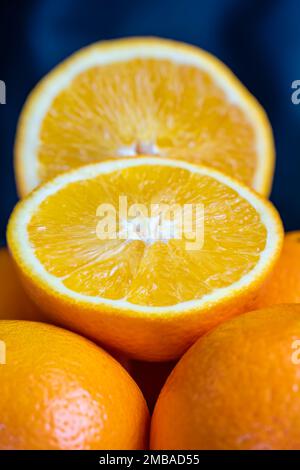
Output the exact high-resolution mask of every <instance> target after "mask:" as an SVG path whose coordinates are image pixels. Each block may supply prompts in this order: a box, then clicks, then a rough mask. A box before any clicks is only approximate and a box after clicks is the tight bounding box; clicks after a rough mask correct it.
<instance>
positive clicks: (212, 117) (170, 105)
mask: <svg viewBox="0 0 300 470" xmlns="http://www.w3.org/2000/svg"><path fill="white" fill-rule="evenodd" d="M141 154H152V155H160V156H162V157H170V158H179V159H184V160H185V161H189V162H191V163H201V164H206V165H211V166H213V167H214V168H216V169H218V170H220V171H222V172H224V173H226V174H229V175H232V176H235V177H237V178H238V179H240V180H241V181H242V182H244V183H245V184H247V185H249V186H251V187H253V188H254V189H256V190H257V191H258V192H261V193H262V194H264V195H267V194H268V193H269V192H270V188H271V183H272V178H273V166H274V145H273V137H272V131H271V127H270V124H269V121H268V118H267V117H266V115H265V113H264V111H263V109H262V108H261V106H260V105H259V103H258V102H257V101H256V100H255V99H254V97H253V96H252V95H251V94H250V93H249V92H248V91H247V90H246V89H245V88H244V87H243V85H242V84H241V83H240V82H239V81H238V79H237V78H236V77H235V76H234V75H233V74H232V73H231V72H230V70H228V69H227V67H226V66H225V65H224V64H222V63H221V62H220V61H218V60H217V59H216V58H215V57H213V56H211V55H210V54H208V53H207V52H205V51H203V50H201V49H199V48H196V47H193V46H189V45H186V44H182V43H178V42H174V41H168V40H163V39H155V38H135V39H122V40H114V41H107V42H102V43H98V44H93V45H92V46H90V47H87V48H85V49H83V50H82V51H79V52H78V53H76V54H74V55H73V56H72V57H70V58H69V59H68V60H67V61H65V62H63V63H62V64H61V65H59V66H58V67H56V68H55V69H54V70H53V71H52V72H51V73H50V74H48V75H47V76H46V77H45V78H44V79H43V80H42V82H41V83H40V84H39V85H38V86H37V87H36V88H35V90H34V91H33V93H32V94H31V96H30V97H29V99H28V101H27V103H26V106H25V108H24V110H23V112H22V115H21V118H20V123H19V126H18V132H17V139H16V173H17V185H18V189H19V192H20V194H21V195H22V196H24V195H25V194H27V193H28V192H29V191H30V190H31V189H33V188H34V187H36V186H37V185H39V184H40V183H41V182H44V181H46V180H48V179H50V178H51V177H53V176H56V175H57V174H59V173H61V172H64V171H66V170H70V169H73V168H77V167H78V166H81V165H84V164H87V163H95V162H99V161H103V160H107V159H115V158H120V157H121V158H123V157H124V156H128V157H130V156H139V155H141Z"/></svg>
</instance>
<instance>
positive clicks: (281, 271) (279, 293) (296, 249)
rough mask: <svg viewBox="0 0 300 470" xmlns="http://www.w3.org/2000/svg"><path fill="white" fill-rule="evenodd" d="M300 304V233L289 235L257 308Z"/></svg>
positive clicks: (258, 299) (259, 298) (259, 297)
mask: <svg viewBox="0 0 300 470" xmlns="http://www.w3.org/2000/svg"><path fill="white" fill-rule="evenodd" d="M282 303H300V231H298V232H290V233H287V234H286V236H285V239H284V244H283V249H282V253H281V256H280V258H279V261H278V263H277V265H276V267H275V269H274V271H273V273H272V274H271V276H270V278H269V279H268V280H267V282H266V283H265V284H264V285H263V287H262V289H261V290H260V293H259V296H258V298H257V300H256V302H255V307H256V308H263V307H268V306H270V305H274V304H282Z"/></svg>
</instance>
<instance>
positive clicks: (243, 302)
mask: <svg viewBox="0 0 300 470" xmlns="http://www.w3.org/2000/svg"><path fill="white" fill-rule="evenodd" d="M274 261H275V260H274ZM18 268H19V266H18ZM271 269H272V267H270V270H271ZM20 276H21V277H23V278H24V285H25V287H26V289H27V290H28V293H29V295H30V297H32V298H33V299H34V300H35V302H36V303H37V304H38V305H39V307H40V308H41V309H42V310H43V312H44V313H45V315H46V316H47V317H49V319H50V320H51V322H54V323H55V324H57V325H61V326H64V327H66V328H68V329H71V330H72V331H76V332H78V333H79V334H82V335H84V336H86V337H88V338H90V339H92V340H94V341H95V342H98V343H100V344H104V345H105V346H107V347H109V348H113V349H114V350H115V351H117V352H118V351H119V352H121V353H124V354H125V355H127V356H129V357H131V358H134V359H138V360H142V361H153V362H156V361H171V360H174V359H177V358H179V357H180V356H182V354H183V353H184V352H185V351H186V350H187V349H188V348H189V347H190V346H191V345H192V344H193V343H194V342H195V341H196V340H197V339H198V338H199V337H200V336H202V335H203V334H205V333H206V332H207V331H209V330H211V329H212V328H213V327H215V326H216V325H218V324H220V323H222V322H224V321H225V320H227V319H228V318H231V317H234V316H236V315H239V314H241V313H244V312H247V311H249V310H251V309H252V308H253V305H254V304H255V300H256V294H257V291H258V289H259V288H260V286H261V280H260V279H259V280H257V281H254V283H253V285H252V286H251V288H249V289H248V290H246V291H243V290H241V289H240V292H239V293H238V294H237V295H236V296H234V297H228V298H227V299H224V302H223V304H221V305H220V304H219V305H214V304H212V305H211V307H210V308H208V309H206V310H205V311H204V310H202V311H198V310H196V309H194V310H190V311H184V312H182V313H180V312H178V313H175V314H171V313H169V314H164V315H149V314H148V315H146V314H139V315H138V314H137V315H135V314H134V313H133V314H131V312H129V311H128V314H127V315H126V314H124V312H122V311H120V312H117V311H116V310H115V309H113V308H110V307H109V306H106V309H105V311H103V312H101V310H100V309H99V306H98V305H93V304H87V303H86V304H83V303H81V304H79V303H76V301H75V300H71V299H66V298H65V297H64V296H58V295H57V294H55V295H53V294H52V292H51V291H50V290H49V288H48V286H47V285H45V287H44V288H43V287H41V286H40V285H38V284H36V282H34V281H33V280H32V279H31V277H30V275H28V274H27V273H26V272H25V270H24V271H21V270H20ZM124 332H126V334H125V333H124Z"/></svg>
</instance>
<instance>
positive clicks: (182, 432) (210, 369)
mask: <svg viewBox="0 0 300 470" xmlns="http://www.w3.org/2000/svg"><path fill="white" fill-rule="evenodd" d="M297 339H300V305H297V304H289V305H281V306H274V307H270V308H268V309H265V310H258V311H255V312H250V313H246V314H245V315H241V316H240V317H238V318H235V319H232V320H230V321H228V322H226V323H224V324H223V325H220V326H219V327H217V328H216V329H215V330H213V331H211V332H210V333H208V334H207V335H205V336H204V337H202V338H201V339H199V340H198V341H197V343H196V344H195V345H194V346H193V347H192V348H191V349H190V350H189V351H188V352H187V353H186V354H185V355H184V356H183V358H182V359H181V360H180V361H179V363H178V365H177V366H176V367H175V369H174V371H173V372H172V374H171V376H170V377H169V379H168V380H167V383H166V384H165V386H164V388H163V390H162V392H161V394H160V397H159V399H158V402H157V404H156V408H155V411H154V415H153V418H152V427H151V448H152V449H199V450H202V449H233V450H238V449H241V450H242V449H300V347H299V346H297V349H298V352H297V350H296V349H293V347H292V344H293V342H294V341H295V340H297ZM294 348H295V345H294ZM293 355H294V356H293ZM292 357H294V358H295V359H296V362H295V360H294V362H293V360H292Z"/></svg>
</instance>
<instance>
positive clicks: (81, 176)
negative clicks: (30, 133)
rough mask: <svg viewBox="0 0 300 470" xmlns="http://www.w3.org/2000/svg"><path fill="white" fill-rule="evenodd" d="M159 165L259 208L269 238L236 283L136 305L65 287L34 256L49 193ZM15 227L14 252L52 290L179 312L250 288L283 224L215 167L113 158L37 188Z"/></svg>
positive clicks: (115, 304) (275, 247) (134, 307)
mask: <svg viewBox="0 0 300 470" xmlns="http://www.w3.org/2000/svg"><path fill="white" fill-rule="evenodd" d="M158 164H159V165H163V166H169V167H179V168H184V169H187V170H189V171H191V172H194V173H199V174H202V175H209V176H211V177H214V178H216V180H218V181H220V182H222V183H223V184H225V185H226V186H228V187H230V188H232V189H234V190H235V191H236V192H237V193H238V194H239V195H240V196H241V197H242V198H244V199H246V200H247V201H248V202H249V203H250V204H251V205H252V206H253V207H254V208H255V209H256V211H257V212H258V214H259V215H260V218H261V221H262V223H263V224H264V225H265V227H266V230H267V239H266V245H265V248H264V250H263V251H262V252H261V255H260V259H259V261H258V263H257V264H256V266H255V267H254V268H253V269H252V270H251V271H250V272H249V273H247V274H246V275H245V276H243V277H242V278H241V279H239V281H237V282H235V283H233V284H232V285H231V286H230V287H225V288H220V289H216V290H215V291H213V292H212V293H210V294H207V295H205V296H203V297H202V298H201V299H198V300H192V301H187V302H181V303H178V304H176V305H171V306H167V307H152V306H151V307H147V306H141V305H137V304H133V303H131V302H128V301H125V300H110V299H106V298H102V297H92V296H88V295H83V294H79V293H77V292H74V291H72V290H71V289H69V288H67V287H65V286H64V285H63V284H62V281H61V280H60V279H59V278H56V277H55V276H53V275H51V274H49V273H48V272H47V271H46V270H45V268H44V267H43V265H42V264H41V263H40V261H39V260H38V259H37V258H36V257H35V253H34V248H33V247H32V246H31V244H30V240H29V234H28V231H27V226H28V223H29V222H30V219H31V217H32V215H33V214H34V213H35V211H36V209H37V207H38V206H39V205H40V204H41V202H42V201H43V200H44V199H45V198H47V196H49V195H51V194H53V193H55V192H56V191H58V190H59V189H61V188H63V187H64V186H65V185H66V184H68V183H71V182H75V181H80V180H86V179H90V178H94V177H96V176H97V175H98V174H108V173H111V172H113V171H116V170H120V169H122V168H128V167H136V166H140V165H154V166H157V165H158ZM13 230H14V241H15V250H17V253H15V255H16V256H17V257H18V258H19V259H20V260H22V262H23V263H25V265H26V266H27V267H28V271H29V272H31V273H32V276H33V277H35V278H36V279H42V280H43V281H45V283H46V284H47V286H48V288H49V289H51V290H52V291H55V292H57V293H60V294H62V295H64V296H67V297H68V298H70V299H73V300H75V301H78V302H80V301H83V302H85V303H89V304H95V305H103V306H105V305H107V306H111V307H117V308H118V310H123V309H124V310H128V309H130V310H131V311H134V312H144V313H147V312H149V313H168V312H174V313H176V312H180V311H183V310H187V309H197V308H200V307H201V308H203V306H204V305H209V304H211V303H215V302H217V301H218V300H220V299H222V298H223V297H225V296H226V298H228V297H229V296H231V295H234V293H235V292H237V291H240V290H241V289H244V288H247V286H250V285H251V283H252V282H253V281H254V280H255V279H256V278H258V277H260V275H261V274H262V273H263V272H264V271H265V270H267V267H268V264H269V263H270V260H272V259H273V254H274V253H275V252H277V251H278V247H279V245H280V243H281V226H280V223H278V220H277V218H276V217H274V213H273V211H272V210H271V208H270V207H269V205H268V204H266V203H264V202H262V200H261V199H260V198H259V197H257V196H256V195H255V194H254V193H253V192H252V191H250V190H248V189H247V188H246V187H244V186H240V185H239V184H238V183H237V182H235V181H234V180H232V179H231V178H228V177H227V176H225V175H222V174H221V173H219V172H216V171H214V170H212V169H207V168H205V167H196V166H194V165H190V164H188V163H185V162H182V161H173V160H166V159H161V158H157V157H154V158H153V157H145V158H140V159H126V160H125V159H124V160H114V161H109V162H105V163H99V164H94V165H89V166H86V167H82V168H81V169H79V170H77V171H73V172H71V173H67V174H63V175H61V176H59V177H57V178H55V179H54V180H52V181H51V182H50V183H48V184H46V185H45V186H44V187H42V188H41V189H39V190H37V191H36V192H35V193H33V194H32V195H31V196H30V197H29V198H28V199H27V200H25V201H24V202H23V207H22V210H21V211H19V213H18V215H17V219H16V220H15V221H14V226H13Z"/></svg>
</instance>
